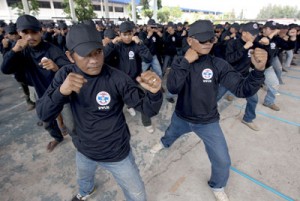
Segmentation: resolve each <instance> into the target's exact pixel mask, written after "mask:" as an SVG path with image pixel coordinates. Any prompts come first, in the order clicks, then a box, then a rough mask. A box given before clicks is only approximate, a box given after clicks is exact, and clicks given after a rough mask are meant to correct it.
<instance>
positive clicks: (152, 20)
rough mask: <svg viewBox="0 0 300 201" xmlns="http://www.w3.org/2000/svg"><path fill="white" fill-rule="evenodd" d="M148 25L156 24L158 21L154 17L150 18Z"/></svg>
mask: <svg viewBox="0 0 300 201" xmlns="http://www.w3.org/2000/svg"><path fill="white" fill-rule="evenodd" d="M147 25H149V26H155V25H156V22H155V20H154V19H150V20H148V22H147Z"/></svg>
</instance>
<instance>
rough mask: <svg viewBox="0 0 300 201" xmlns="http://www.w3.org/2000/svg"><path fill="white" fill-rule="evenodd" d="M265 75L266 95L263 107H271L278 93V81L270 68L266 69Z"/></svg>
mask: <svg viewBox="0 0 300 201" xmlns="http://www.w3.org/2000/svg"><path fill="white" fill-rule="evenodd" d="M264 74H265V85H266V87H267V95H266V96H265V99H264V104H265V105H268V106H270V105H273V104H274V103H275V95H276V93H277V91H278V87H279V81H278V78H277V76H276V74H275V72H274V69H273V67H272V66H270V67H269V68H267V69H266V70H265V72H264Z"/></svg>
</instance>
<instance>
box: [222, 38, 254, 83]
mask: <svg viewBox="0 0 300 201" xmlns="http://www.w3.org/2000/svg"><path fill="white" fill-rule="evenodd" d="M245 44H246V42H245V41H243V40H242V39H241V38H238V39H236V40H230V41H229V42H228V44H227V47H226V61H227V62H228V63H230V64H231V65H232V66H233V68H234V69H235V70H236V71H238V72H240V73H241V74H242V75H243V76H244V77H247V76H248V74H249V69H250V65H251V54H250V51H251V50H252V48H249V49H245V48H244V45H245Z"/></svg>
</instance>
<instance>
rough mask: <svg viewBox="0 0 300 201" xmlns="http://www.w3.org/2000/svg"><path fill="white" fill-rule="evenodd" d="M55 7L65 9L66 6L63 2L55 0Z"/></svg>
mask: <svg viewBox="0 0 300 201" xmlns="http://www.w3.org/2000/svg"><path fill="white" fill-rule="evenodd" d="M53 5H54V8H58V9H64V8H65V6H64V5H63V3H62V2H55V1H54V2H53Z"/></svg>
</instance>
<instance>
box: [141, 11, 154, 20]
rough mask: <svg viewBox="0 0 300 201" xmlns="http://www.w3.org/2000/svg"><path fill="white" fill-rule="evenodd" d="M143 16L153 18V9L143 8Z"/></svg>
mask: <svg viewBox="0 0 300 201" xmlns="http://www.w3.org/2000/svg"><path fill="white" fill-rule="evenodd" d="M142 16H144V17H148V18H149V19H151V18H152V16H153V10H150V9H143V10H142Z"/></svg>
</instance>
